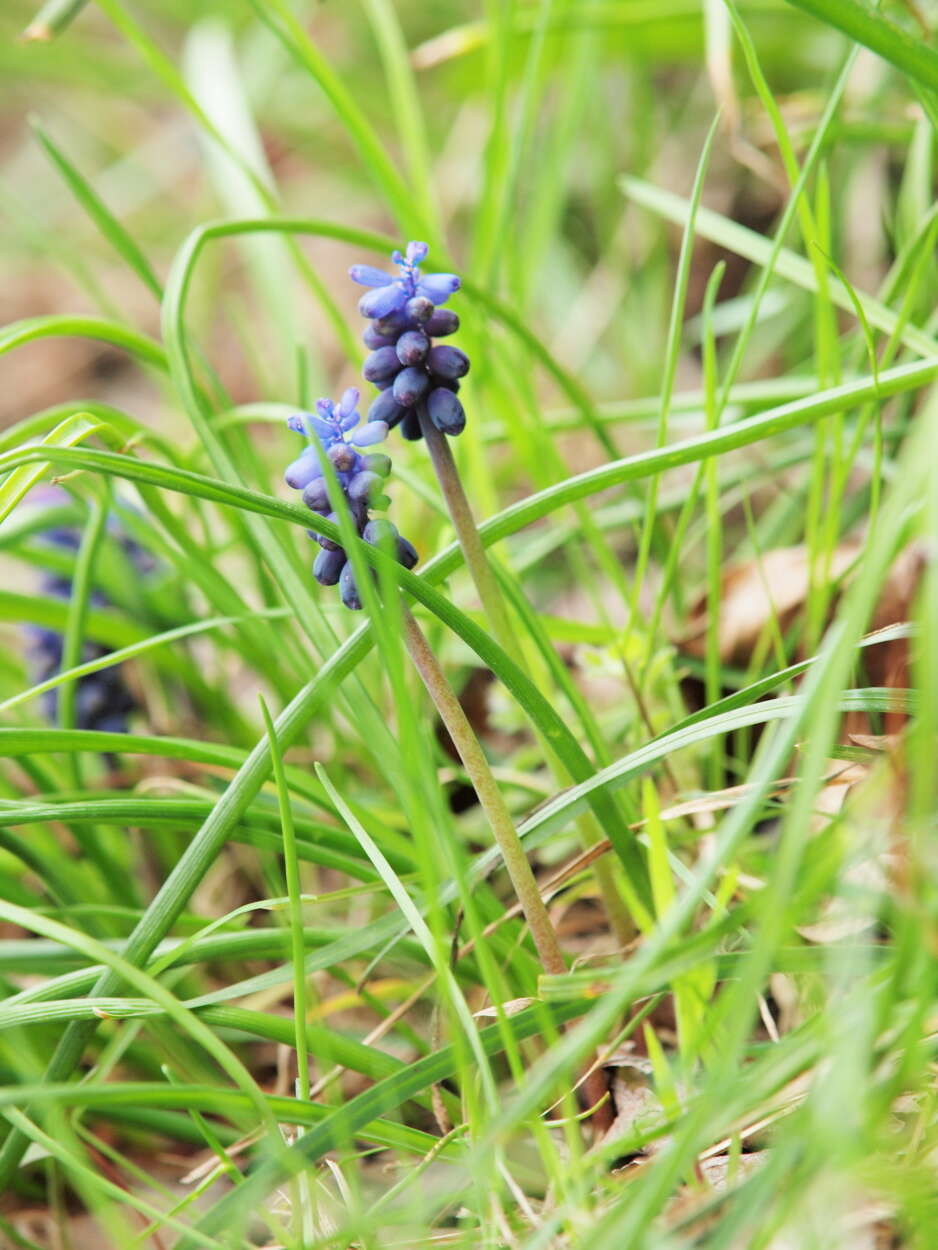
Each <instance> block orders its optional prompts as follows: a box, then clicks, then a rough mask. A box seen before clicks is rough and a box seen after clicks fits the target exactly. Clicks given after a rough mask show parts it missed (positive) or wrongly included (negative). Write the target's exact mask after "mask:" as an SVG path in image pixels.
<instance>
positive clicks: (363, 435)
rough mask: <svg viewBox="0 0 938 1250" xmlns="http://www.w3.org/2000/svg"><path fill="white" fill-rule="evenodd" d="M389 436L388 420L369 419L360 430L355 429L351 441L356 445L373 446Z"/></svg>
mask: <svg viewBox="0 0 938 1250" xmlns="http://www.w3.org/2000/svg"><path fill="white" fill-rule="evenodd" d="M370 415H371V414H370V413H369V416H370ZM387 436H388V427H387V423H386V422H384V421H369V422H368V424H367V425H363V426H362V428H361V429H360V430H356V431H355V433H354V434H353V435H352V437H351V438H350V439H349V442H350V443H354V444H355V446H356V447H372V446H374V444H375V443H383V442H384V440H385V439H386V438H387Z"/></svg>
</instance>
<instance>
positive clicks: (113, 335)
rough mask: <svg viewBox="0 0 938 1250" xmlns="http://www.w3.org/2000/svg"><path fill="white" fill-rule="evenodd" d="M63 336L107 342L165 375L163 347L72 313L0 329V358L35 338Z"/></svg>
mask: <svg viewBox="0 0 938 1250" xmlns="http://www.w3.org/2000/svg"><path fill="white" fill-rule="evenodd" d="M63 336H67V337H71V338H76V337H77V338H87V339H95V340H97V341H98V342H100V343H110V344H111V346H112V347H119V348H121V349H122V350H123V351H125V352H127V353H129V355H131V356H133V357H135V358H136V359H137V360H139V361H140V363H141V364H144V365H152V366H153V368H155V369H160V370H162V371H164V372H165V371H166V369H167V368H168V365H167V362H166V353H165V352H164V351H163V348H162V347H161V346H160V344H159V343H157V342H155V341H154V340H153V339H151V338H147V336H146V335H145V334H141V333H139V331H137V330H132V329H131V328H130V327H129V326H125V325H121V323H120V322H119V321H108V320H107V318H106V317H78V316H74V315H72V314H63V315H57V314H54V313H53V314H50V315H48V316H44V317H27V318H25V319H24V320H23V321H13V322H11V323H10V324H9V325H7V326H4V327H3V329H2V330H0V355H2V354H3V353H4V352H9V351H12V350H13V348H14V347H20V346H22V344H24V343H33V342H35V340H36V339H43V338H56V337H63Z"/></svg>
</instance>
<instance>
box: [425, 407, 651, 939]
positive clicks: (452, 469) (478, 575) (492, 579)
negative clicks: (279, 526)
mask: <svg viewBox="0 0 938 1250" xmlns="http://www.w3.org/2000/svg"><path fill="white" fill-rule="evenodd" d="M420 428H421V430H422V432H423V436H424V438H425V439H426V443H427V448H428V450H429V452H430V459H431V460H432V461H433V468H434V471H435V473H436V476H437V480H438V482H439V484H440V490H441V491H442V492H443V498H444V500H445V501H446V507H447V510H448V511H449V515H450V519H451V521H452V523H453V528H454V529H455V531H456V537H457V539H458V540H459V545H460V547H461V548H462V551H463V555H464V556H465V559H466V568H467V569H468V570H469V574H470V576H471V578H472V580H473V583H474V584H475V588H476V593H477V594H478V596H479V599H480V600H481V601H482V608H483V610H484V612H485V615H486V616H487V617H488V621H489V624H490V625H491V627H492V632H493V634H494V635H495V639H496V641H497V642H498V644H499V646H500V647H501V648H502V650H503V651H504V652H505V653H506V654H507V655H508V656H509V657H510V658H511V659H512V660H514V662H515V663H516V664H517V665H518V667H519V668H520V669H521V670H522V671H523V672H525V673H528V671H529V670H528V665H527V662H526V661H525V657H524V655H523V653H522V651H521V648H520V646H519V645H518V636H517V633H516V632H515V630H513V629H512V627H511V621H510V619H509V617H508V610H507V607H506V605H505V600H504V597H503V596H502V592H501V588H500V587H499V585H498V580H497V578H496V576H495V573H494V572H493V570H492V566H491V564H490V563H489V558H488V555H487V554H486V550H485V547H484V545H483V543H482V538H481V536H480V534H479V530H478V527H477V526H476V522H475V517H474V516H473V515H472V508H471V506H470V504H469V500H468V499H467V498H466V492H465V490H464V489H463V484H462V478H461V477H460V476H459V470H458V469H457V467H456V461H455V460H454V459H453V452H452V449H451V448H450V445H449V439H448V438H447V437H446V435H445V434H442V433H441V432H440V431H439V430H438V429H437V428H436V426H435V425H434V424H433V422H432V421H431V420H430V418H429V416H428V415H427V413H426V412H425V411H422V412H421V413H420ZM535 732H536V731H535ZM538 739H539V741H540V742H541V746H542V748H543V749H544V752H545V754H546V755H547V756H548V758H549V761H550V764H551V766H552V768H553V771H554V773H555V775H556V776H557V777H558V779H559V781H560V784H561V785H569V784H570V780H571V779H570V777H569V776H568V774H567V771H566V769H565V768H564V766H563V764H562V763H561V761H560V760H559V759H558V758H557V756H556V755H555V753H554V751H553V749H552V747H551V745H550V743H549V742H547V741H546V740H544V739H543V738H541V735H540V734H538ZM577 826H578V828H579V830H580V834H581V838H582V841H583V843H584V845H585V846H593V845H594V844H595V843H597V842H599V841H600V840H601V838H602V836H603V835H602V831H601V830H599V829H598V828H597V827H596V824H595V821H594V819H593V818H592V817H589V816H583V817H581V818H580V819H579V820H578V821H577ZM593 871H594V872H595V874H596V881H597V884H598V886H599V890H600V894H601V895H602V900H603V905H604V907H605V909H606V914H607V916H608V918H609V923H610V925H611V927H612V930H613V932H614V933H615V936H616V940H617V941H618V943H619V945H620V946H624V945H626V944H627V943H628V942H629V941H630V940H631V938H632V937H633V935H634V927H633V925H632V922H631V920H630V918H629V915H628V912H627V910H626V908H625V905H624V903H623V902H622V897H621V895H620V893H619V890H618V887H617V886H616V882H615V878H614V876H613V869H612V866H611V865H610V864H608V863H606V862H605V861H604V860H598V861H597V862H596V864H595V865H594V868H593Z"/></svg>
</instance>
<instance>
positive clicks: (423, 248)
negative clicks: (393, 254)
mask: <svg viewBox="0 0 938 1250" xmlns="http://www.w3.org/2000/svg"><path fill="white" fill-rule="evenodd" d="M429 251H430V245H429V243H418V242H416V241H412V242H410V243H408V244H407V251H406V253H405V255H406V257H407V260H408V262H409V263H410V264H411V265H419V264H421V263H422V262H423V261H425V260H426V259H427V253H428V252H429Z"/></svg>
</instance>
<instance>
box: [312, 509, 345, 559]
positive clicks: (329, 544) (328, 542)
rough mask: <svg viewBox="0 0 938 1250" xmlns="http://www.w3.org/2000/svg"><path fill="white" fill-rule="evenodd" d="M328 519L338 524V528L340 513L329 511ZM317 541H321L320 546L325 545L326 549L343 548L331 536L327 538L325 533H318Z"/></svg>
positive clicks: (339, 549) (335, 549) (338, 549)
mask: <svg viewBox="0 0 938 1250" xmlns="http://www.w3.org/2000/svg"><path fill="white" fill-rule="evenodd" d="M326 520H327V521H331V522H332V524H333V525H334V526H336V528H338V525H339V514H338V513H337V512H329V513H327V514H326ZM316 541H317V542H318V543H319V545H320V547H324V548H325V549H326V551H341V550H342V548H341V547H340V546H339V544H338V543H336V542H333V541H332V539H331V538H327V537H326V536H325V534H317V535H316Z"/></svg>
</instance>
